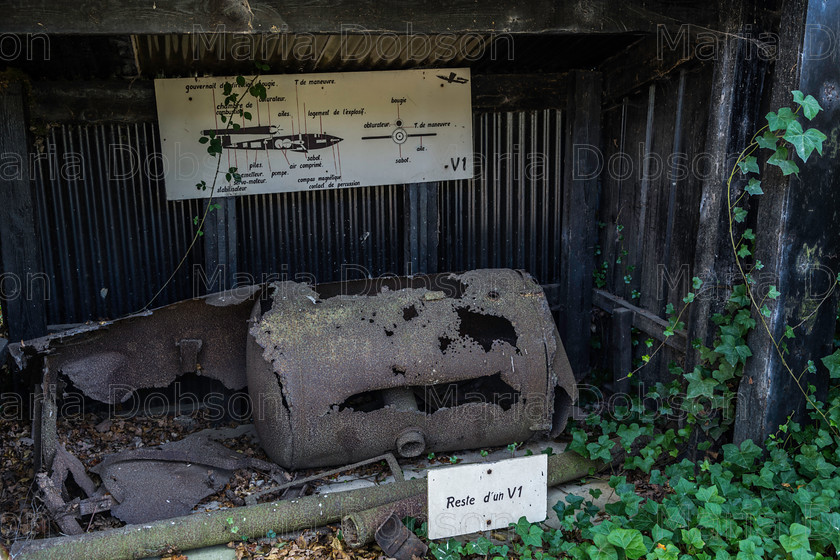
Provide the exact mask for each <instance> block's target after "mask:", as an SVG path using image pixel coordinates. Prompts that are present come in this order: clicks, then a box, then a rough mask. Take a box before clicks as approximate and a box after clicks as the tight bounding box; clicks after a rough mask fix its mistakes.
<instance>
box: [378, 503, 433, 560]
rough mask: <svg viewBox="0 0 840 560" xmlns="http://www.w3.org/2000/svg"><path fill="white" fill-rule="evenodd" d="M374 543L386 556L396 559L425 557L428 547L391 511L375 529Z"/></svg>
mask: <svg viewBox="0 0 840 560" xmlns="http://www.w3.org/2000/svg"><path fill="white" fill-rule="evenodd" d="M376 544H378V545H379V547H380V548H381V549H382V551H383V552H384V553H385V555H386V556H388V557H389V558H396V559H397V560H412V559H413V558H425V557H426V552H428V551H429V547H428V546H426V544H425V543H424V542H423V541H421V540H420V539H419V538H418V537H417V535H415V534H414V533H413V532H411V530H409V528H408V527H406V526H405V525H404V524H403V522H402V520H401V519H400V518H399V517H398V516H397V515H396V514H393V513H392V514H391V515H390V516H389V517H388V519H386V520H385V523H383V524H382V525H380V526H379V529H377V530H376Z"/></svg>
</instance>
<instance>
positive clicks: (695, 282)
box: [691, 276, 703, 290]
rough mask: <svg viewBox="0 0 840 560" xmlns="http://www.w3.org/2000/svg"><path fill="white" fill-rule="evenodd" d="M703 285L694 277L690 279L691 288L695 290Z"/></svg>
mask: <svg viewBox="0 0 840 560" xmlns="http://www.w3.org/2000/svg"><path fill="white" fill-rule="evenodd" d="M702 285H703V281H702V280H700V279H699V278H698V277H696V276H695V277H694V278H692V279H691V287H692V288H693V289H695V290H699V289H700V286H702Z"/></svg>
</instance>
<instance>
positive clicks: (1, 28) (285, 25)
mask: <svg viewBox="0 0 840 560" xmlns="http://www.w3.org/2000/svg"><path fill="white" fill-rule="evenodd" d="M7 4H8V2H7ZM687 21H691V22H694V23H697V24H699V25H705V24H711V23H713V22H714V21H715V13H714V10H713V9H712V8H710V3H709V2H697V1H690V0H680V1H676V2H673V1H672V2H668V1H666V0H586V1H584V2H580V1H577V0H575V1H573V0H563V1H555V0H529V1H527V2H522V1H519V0H501V1H498V2H483V3H481V4H476V3H475V2H474V0H449V1H444V0H426V1H423V2H403V3H398V4H396V3H383V2H378V1H374V0H364V1H361V2H358V1H351V0H338V1H327V0H314V1H313V0H291V1H280V0H251V1H250V3H248V2H242V1H241V0H215V1H211V2H207V1H205V0H157V1H156V2H147V1H145V0H91V1H89V2H84V3H82V4H79V3H78V2H69V1H67V0H63V1H55V2H34V3H33V2H30V3H12V6H4V7H3V18H2V22H0V33H62V34H116V35H124V34H142V33H149V34H160V33H197V32H198V33H200V32H212V31H214V30H216V29H218V28H219V27H220V26H222V27H223V28H224V29H225V30H227V31H235V32H244V33H278V32H279V33H283V32H292V33H358V34H364V33H371V34H373V33H381V32H393V33H406V32H408V33H452V34H462V33H474V32H475V33H633V32H648V31H653V30H655V27H656V25H657V24H659V23H666V24H670V25H679V24H680V23H683V22H687Z"/></svg>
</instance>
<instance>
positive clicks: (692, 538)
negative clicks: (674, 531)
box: [680, 527, 706, 551]
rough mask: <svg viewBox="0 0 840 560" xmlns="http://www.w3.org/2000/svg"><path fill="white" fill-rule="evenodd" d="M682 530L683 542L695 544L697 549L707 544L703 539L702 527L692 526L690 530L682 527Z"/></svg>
mask: <svg viewBox="0 0 840 560" xmlns="http://www.w3.org/2000/svg"><path fill="white" fill-rule="evenodd" d="M680 532H681V533H682V540H683V542H684V543H686V544H689V545H691V546H693V547H694V549H695V551H698V550H701V549H702V548H703V546H704V545H705V544H706V543H705V542H704V541H703V537H702V536H701V535H700V529H698V528H697V527H692V528H691V529H689V530H688V531H686V530H685V529H680Z"/></svg>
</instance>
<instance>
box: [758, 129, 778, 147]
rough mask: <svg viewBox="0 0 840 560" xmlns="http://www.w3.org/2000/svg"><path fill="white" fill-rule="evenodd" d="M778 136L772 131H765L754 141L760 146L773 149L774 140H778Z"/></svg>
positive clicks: (774, 145)
mask: <svg viewBox="0 0 840 560" xmlns="http://www.w3.org/2000/svg"><path fill="white" fill-rule="evenodd" d="M778 140H779V138H778V136H776V135H775V134H773V133H772V132H770V131H769V130H768V131H765V133H764V134H763V135H762V136H759V137H758V138H756V139H755V143H756V144H758V145H759V147H761V148H767V149H768V150H775V149H776V142H778Z"/></svg>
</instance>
